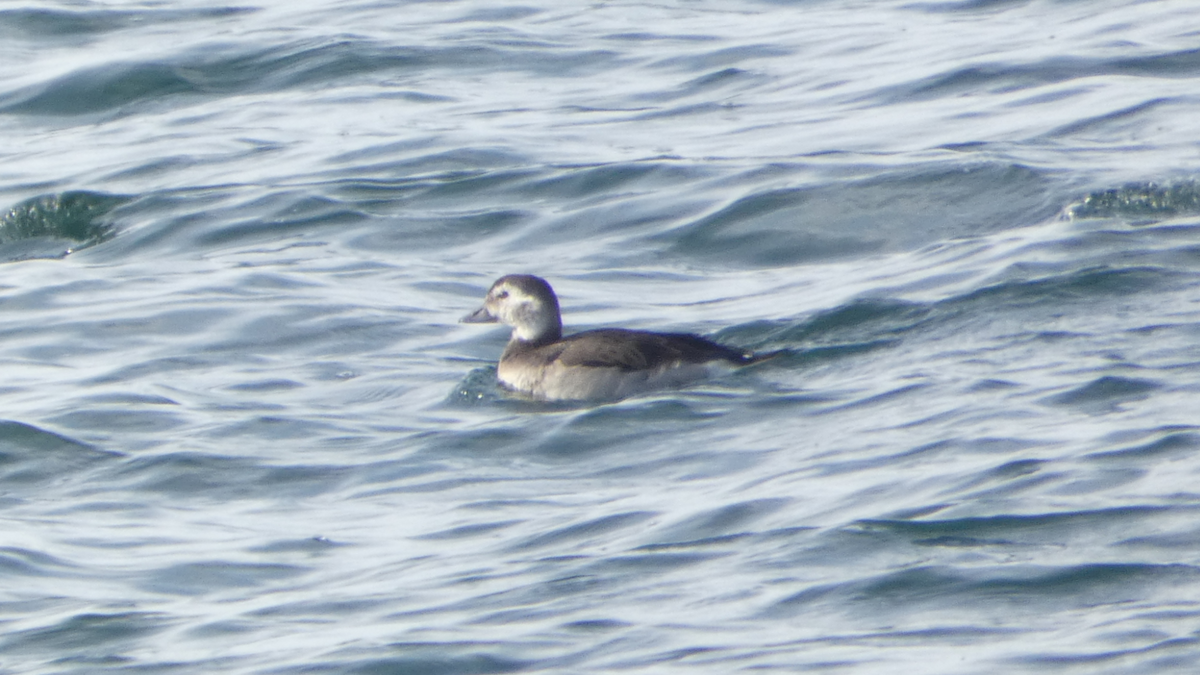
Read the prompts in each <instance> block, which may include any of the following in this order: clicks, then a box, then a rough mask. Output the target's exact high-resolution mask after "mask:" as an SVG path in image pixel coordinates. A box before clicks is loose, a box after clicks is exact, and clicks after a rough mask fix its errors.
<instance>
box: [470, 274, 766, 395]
mask: <svg viewBox="0 0 1200 675" xmlns="http://www.w3.org/2000/svg"><path fill="white" fill-rule="evenodd" d="M462 322H463V323H495V322H501V323H505V324H507V325H509V326H512V329H513V332H512V339H511V340H509V343H508V346H507V347H505V348H504V353H503V354H502V355H501V356H500V366H499V368H498V369H497V377H498V379H499V380H500V382H501V384H503V385H504V386H506V387H508V388H509V389H512V390H514V391H517V392H520V393H522V394H525V395H527V396H530V397H533V398H536V399H542V400H547V401H604V400H616V399H620V398H624V397H626V396H631V395H633V394H637V393H640V392H644V391H648V390H652V389H659V388H664V387H677V386H682V385H684V384H687V383H689V382H694V381H696V380H698V379H701V378H703V377H705V376H707V375H708V374H709V373H710V370H711V366H714V365H731V366H741V365H747V364H750V363H754V362H755V361H759V360H761V359H763V358H767V357H769V356H772V355H771V354H768V355H764V356H755V355H754V354H752V353H749V352H743V351H741V350H738V349H733V348H731V347H726V346H724V345H719V344H717V343H715V342H712V341H709V340H706V339H704V338H702V337H700V336H698V335H690V334H686V333H652V332H648V331H639V330H626V329H623V328H601V329H598V330H589V331H584V332H582V333H575V334H574V335H568V336H567V337H563V334H562V316H561V313H560V311H559V308H558V298H557V297H556V296H555V295H554V290H553V289H551V288H550V284H548V283H546V281H545V280H544V279H542V278H540V277H535V276H532V275H529V274H510V275H508V276H504V277H501V278H499V279H497V280H496V283H494V284H492V287H491V289H490V290H489V291H488V293H487V298H486V299H485V300H484V303H483V306H482V307H480V308H479V309H478V310H476V311H475V312H473V313H471V314H468V315H467V316H464V317H463V318H462Z"/></svg>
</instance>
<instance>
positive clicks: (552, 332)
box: [511, 317, 562, 347]
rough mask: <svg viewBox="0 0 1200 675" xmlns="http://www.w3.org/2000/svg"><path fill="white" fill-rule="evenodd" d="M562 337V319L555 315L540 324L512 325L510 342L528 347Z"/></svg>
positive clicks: (538, 345) (555, 340) (546, 343)
mask: <svg viewBox="0 0 1200 675" xmlns="http://www.w3.org/2000/svg"><path fill="white" fill-rule="evenodd" d="M561 339H562V321H561V320H560V319H558V318H557V317H555V319H554V320H553V321H547V322H544V323H542V324H540V325H521V326H514V327H513V332H512V339H511V342H518V343H521V344H523V345H527V346H530V347H540V346H542V345H548V344H550V343H552V342H558V341H559V340H561Z"/></svg>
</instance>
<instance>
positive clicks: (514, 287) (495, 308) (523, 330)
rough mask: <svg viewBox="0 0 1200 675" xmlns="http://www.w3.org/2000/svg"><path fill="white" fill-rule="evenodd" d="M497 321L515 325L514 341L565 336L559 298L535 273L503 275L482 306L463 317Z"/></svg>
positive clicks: (539, 341) (472, 320)
mask: <svg viewBox="0 0 1200 675" xmlns="http://www.w3.org/2000/svg"><path fill="white" fill-rule="evenodd" d="M497 321H499V322H500V323H504V324H507V325H509V326H512V329H513V333H512V336H513V339H514V340H521V341H523V342H531V343H534V344H544V343H549V342H554V341H556V340H558V339H559V338H561V337H562V316H561V315H560V314H559V309H558V297H557V296H555V295H554V289H552V288H550V284H548V283H546V280H545V279H542V278H541V277H535V276H533V275H532V274H510V275H508V276H504V277H500V278H499V279H497V280H496V283H494V284H492V287H491V289H489V290H488V293H487V297H486V298H485V299H484V301H483V306H482V307H480V308H479V309H477V310H475V311H474V312H472V313H470V314H468V315H466V316H464V317H463V318H462V322H463V323H495V322H497Z"/></svg>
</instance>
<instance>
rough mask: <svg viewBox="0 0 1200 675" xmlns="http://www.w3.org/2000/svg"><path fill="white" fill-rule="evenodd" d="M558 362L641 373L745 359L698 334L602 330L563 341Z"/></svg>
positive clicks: (579, 334) (568, 337)
mask: <svg viewBox="0 0 1200 675" xmlns="http://www.w3.org/2000/svg"><path fill="white" fill-rule="evenodd" d="M559 345H561V346H562V348H563V349H562V352H560V354H559V356H558V360H559V361H560V362H561V363H562V364H563V365H566V366H587V367H593V368H618V369H620V370H642V369H645V368H649V367H651V366H650V364H667V363H705V362H707V361H717V360H725V361H732V362H734V363H745V362H747V361H748V357H747V356H746V355H745V354H743V353H742V352H740V351H738V350H736V349H730V348H729V347H725V346H723V345H719V344H717V343H715V342H711V341H709V340H706V339H704V338H702V337H700V336H698V335H689V334H686V333H649V332H645V331H635V330H624V329H620V328H603V329H600V330H591V331H585V332H583V333H576V334H575V335H570V336H567V337H566V338H563V340H562V341H561V342H559V343H558V345H556V346H559Z"/></svg>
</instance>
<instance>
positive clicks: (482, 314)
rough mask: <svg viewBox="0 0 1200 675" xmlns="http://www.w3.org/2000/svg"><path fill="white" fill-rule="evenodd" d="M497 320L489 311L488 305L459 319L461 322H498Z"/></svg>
mask: <svg viewBox="0 0 1200 675" xmlns="http://www.w3.org/2000/svg"><path fill="white" fill-rule="evenodd" d="M496 321H497V319H496V317H494V316H492V314H491V312H489V311H487V307H480V308H479V309H477V310H475V311H474V312H471V313H470V314H468V315H466V316H464V317H463V318H461V319H459V320H458V322H459V323H496Z"/></svg>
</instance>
